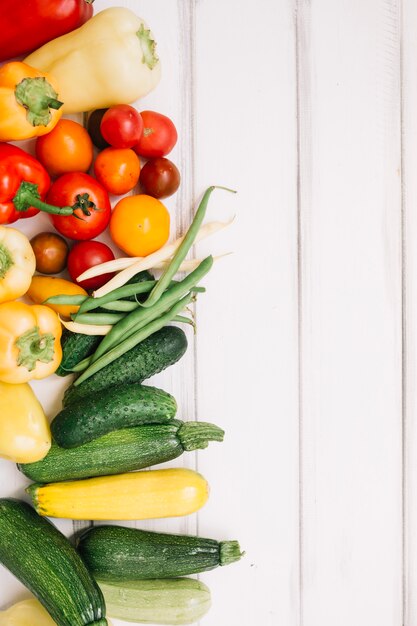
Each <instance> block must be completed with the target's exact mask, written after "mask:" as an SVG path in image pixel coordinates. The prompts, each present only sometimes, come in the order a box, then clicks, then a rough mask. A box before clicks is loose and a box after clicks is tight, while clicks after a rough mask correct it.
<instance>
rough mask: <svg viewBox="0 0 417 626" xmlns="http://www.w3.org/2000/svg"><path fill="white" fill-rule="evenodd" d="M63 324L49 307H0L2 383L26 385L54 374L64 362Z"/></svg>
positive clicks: (21, 303)
mask: <svg viewBox="0 0 417 626" xmlns="http://www.w3.org/2000/svg"><path fill="white" fill-rule="evenodd" d="M61 334H62V329H61V323H60V321H59V318H58V316H57V314H56V313H54V311H52V310H51V309H49V308H48V307H46V306H38V305H34V306H30V305H28V304H24V303H23V302H5V303H3V304H0V381H2V382H5V383H12V384H16V383H26V382H28V381H29V380H32V379H40V378H45V377H46V376H49V375H50V374H53V372H55V370H56V369H57V368H58V365H59V364H60V363H61V359H62V349H61V342H60V339H61Z"/></svg>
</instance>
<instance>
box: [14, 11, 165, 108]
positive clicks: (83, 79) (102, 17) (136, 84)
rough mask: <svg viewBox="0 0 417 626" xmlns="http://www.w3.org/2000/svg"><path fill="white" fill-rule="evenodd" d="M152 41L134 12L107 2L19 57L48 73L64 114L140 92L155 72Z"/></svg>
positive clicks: (158, 66)
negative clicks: (76, 24) (105, 6)
mask: <svg viewBox="0 0 417 626" xmlns="http://www.w3.org/2000/svg"><path fill="white" fill-rule="evenodd" d="M155 45H156V44H155V41H154V40H153V38H152V34H151V32H150V30H149V29H148V28H147V26H146V24H145V22H144V21H143V20H142V19H141V18H140V17H138V16H137V15H135V13H133V12H132V11H130V10H129V9H125V8H123V7H113V8H110V9H105V10H104V11H101V12H100V13H97V15H95V16H94V17H93V18H92V19H91V20H89V21H88V22H86V23H85V24H84V25H83V26H81V27H80V28H78V29H77V30H74V31H72V32H71V33H68V34H67V35H63V36H62V37H58V38H57V39H54V40H53V41H50V42H49V43H47V44H45V45H44V46H42V47H41V48H39V50H36V51H35V52H33V53H32V54H30V55H29V56H28V57H26V59H25V62H26V63H29V64H30V65H33V67H36V68H38V69H39V70H42V71H44V72H51V74H53V76H55V78H56V79H57V81H58V84H59V89H60V92H59V93H60V96H61V97H62V99H63V101H64V106H63V109H64V111H65V113H79V112H81V111H90V110H92V109H101V108H102V109H104V108H107V107H110V106H112V105H114V104H120V103H121V102H124V103H128V102H133V101H134V100H137V99H138V98H142V97H143V96H146V94H148V93H149V92H150V91H151V90H152V89H153V88H154V87H156V85H157V84H158V82H159V80H160V76H161V64H160V62H159V59H158V57H157V55H156V53H155Z"/></svg>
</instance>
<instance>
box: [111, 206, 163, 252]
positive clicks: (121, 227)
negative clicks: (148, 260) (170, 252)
mask: <svg viewBox="0 0 417 626" xmlns="http://www.w3.org/2000/svg"><path fill="white" fill-rule="evenodd" d="M169 224H170V217H169V212H168V209H167V208H166V206H165V205H164V204H162V202H160V201H159V200H157V199H156V198H152V196H147V195H145V194H141V195H139V196H128V197H127V198H123V199H122V200H119V202H118V203H117V204H116V206H115V208H114V211H113V214H112V216H111V220H110V236H111V238H112V239H113V241H114V243H115V244H116V245H117V246H119V248H121V249H122V250H123V251H124V252H126V254H129V255H130V256H139V257H143V256H148V254H152V252H156V250H159V248H162V246H163V245H164V244H166V242H167V241H168V237H169Z"/></svg>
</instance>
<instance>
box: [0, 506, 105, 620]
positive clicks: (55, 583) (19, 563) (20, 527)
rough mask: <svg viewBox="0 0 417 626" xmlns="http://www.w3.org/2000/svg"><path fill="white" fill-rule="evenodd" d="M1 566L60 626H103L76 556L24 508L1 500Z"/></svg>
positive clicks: (100, 603)
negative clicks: (5, 568) (29, 592)
mask: <svg viewBox="0 0 417 626" xmlns="http://www.w3.org/2000/svg"><path fill="white" fill-rule="evenodd" d="M0 563H2V564H3V565H4V566H5V567H7V569H9V570H10V571H11V572H12V573H13V574H14V575H15V576H16V578H18V579H19V580H20V581H21V582H22V583H23V584H24V585H25V586H26V587H27V588H28V589H29V590H30V591H31V592H32V593H33V594H34V595H35V596H36V597H37V598H38V600H39V601H40V602H41V603H42V604H43V606H44V607H45V609H46V610H47V611H48V613H49V614H50V615H51V617H52V618H53V619H54V620H55V622H56V623H57V625H58V626H106V625H107V620H106V619H105V615H106V608H105V604H104V598H103V595H102V593H101V591H100V589H99V587H98V586H97V583H96V582H95V581H94V580H93V579H92V577H91V575H90V574H89V572H88V570H87V568H86V567H85V565H84V563H83V562H82V560H81V559H80V556H79V554H78V553H77V552H76V550H75V549H74V548H73V546H72V545H71V544H70V542H69V541H68V539H67V538H66V537H65V536H64V535H62V534H61V533H60V532H59V530H58V529H57V528H55V526H53V524H51V522H49V521H48V520H46V519H45V518H43V517H40V516H39V515H38V514H37V513H36V512H35V511H34V510H33V509H32V507H30V506H29V505H28V504H26V503H25V502H21V501H20V500H13V499H12V498H2V499H0Z"/></svg>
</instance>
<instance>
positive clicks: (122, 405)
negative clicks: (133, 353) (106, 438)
mask: <svg viewBox="0 0 417 626" xmlns="http://www.w3.org/2000/svg"><path fill="white" fill-rule="evenodd" d="M176 412H177V403H176V401H175V398H173V396H171V395H170V394H169V393H167V392H166V391H162V390H161V389H157V388H156V387H146V386H145V385H140V384H130V385H124V386H123V387H115V388H110V389H106V390H103V391H102V392H101V393H99V394H95V395H93V396H91V397H89V398H85V399H84V400H80V402H77V403H76V404H70V405H69V406H66V407H65V408H64V409H63V410H62V411H60V412H59V413H58V415H57V416H56V417H55V419H54V420H53V421H52V424H51V432H52V435H53V438H54V440H55V441H56V443H57V444H58V445H59V446H62V447H63V448H73V447H75V446H81V445H83V444H84V443H87V442H88V441H93V440H94V439H97V438H98V437H101V436H102V435H105V434H106V433H109V432H112V431H114V430H118V429H120V428H129V427H131V426H140V425H141V424H142V425H143V424H163V423H166V422H169V421H170V420H171V419H173V418H174V417H175V414H176Z"/></svg>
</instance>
